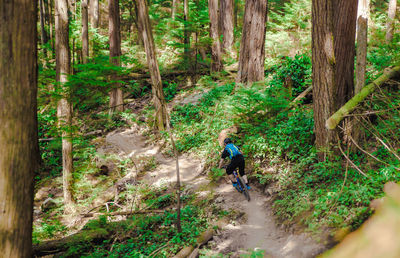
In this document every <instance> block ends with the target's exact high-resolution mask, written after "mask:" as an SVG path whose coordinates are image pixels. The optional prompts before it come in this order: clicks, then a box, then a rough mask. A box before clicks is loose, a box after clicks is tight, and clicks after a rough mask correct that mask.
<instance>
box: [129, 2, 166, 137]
mask: <svg viewBox="0 0 400 258" xmlns="http://www.w3.org/2000/svg"><path fill="white" fill-rule="evenodd" d="M136 8H137V15H138V27H139V32H140V34H141V35H142V39H143V43H144V48H145V50H146V57H147V64H148V66H149V71H150V77H151V82H152V93H153V102H154V108H155V110H156V113H155V119H156V124H157V128H158V129H159V130H164V129H165V125H166V123H167V109H166V104H165V98H164V92H163V88H162V83H161V76H160V70H159V67H158V62H157V56H156V48H155V45H154V39H153V33H152V30H151V25H150V18H149V11H148V8H147V3H146V0H137V1H136Z"/></svg>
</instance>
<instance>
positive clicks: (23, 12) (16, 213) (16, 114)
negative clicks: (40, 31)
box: [0, 0, 39, 257]
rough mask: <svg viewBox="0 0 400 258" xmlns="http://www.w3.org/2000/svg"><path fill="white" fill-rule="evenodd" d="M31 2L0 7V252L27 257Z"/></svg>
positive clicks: (33, 163) (33, 104)
mask: <svg viewBox="0 0 400 258" xmlns="http://www.w3.org/2000/svg"><path fill="white" fill-rule="evenodd" d="M37 7H38V5H37V1H36V0H20V1H1V3H0V56H1V59H0V74H1V75H0V124H1V126H0V150H1V151H0V152H1V154H0V178H1V180H0V228H1V233H0V250H1V256H2V257H31V252H32V210H33V177H34V174H35V171H36V170H37V168H38V160H39V156H38V151H39V147H38V139H37V133H38V132H37V118H36V112H37V100H36V94H37V61H36V60H37V51H36V44H37V30H36V24H37Z"/></svg>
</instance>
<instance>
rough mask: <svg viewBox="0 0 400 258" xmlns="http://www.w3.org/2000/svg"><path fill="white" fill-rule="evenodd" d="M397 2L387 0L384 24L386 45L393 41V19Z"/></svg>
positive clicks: (395, 0)
mask: <svg viewBox="0 0 400 258" xmlns="http://www.w3.org/2000/svg"><path fill="white" fill-rule="evenodd" d="M396 6H397V0H389V6H388V20H387V24H386V43H390V42H391V41H392V39H393V27H394V18H395V16H396Z"/></svg>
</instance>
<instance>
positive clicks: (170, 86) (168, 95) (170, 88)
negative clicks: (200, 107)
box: [163, 81, 177, 102]
mask: <svg viewBox="0 0 400 258" xmlns="http://www.w3.org/2000/svg"><path fill="white" fill-rule="evenodd" d="M163 84H164V85H167V86H166V87H165V86H164V87H163V91H164V96H165V100H166V101H167V102H168V101H170V100H171V99H173V98H174V96H175V95H176V93H177V84H176V83H175V82H166V81H165V82H164V83H163Z"/></svg>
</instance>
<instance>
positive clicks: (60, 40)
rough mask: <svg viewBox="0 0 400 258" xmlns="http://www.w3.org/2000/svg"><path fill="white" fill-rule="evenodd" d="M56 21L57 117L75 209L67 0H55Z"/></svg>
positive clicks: (69, 205)
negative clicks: (67, 83)
mask: <svg viewBox="0 0 400 258" xmlns="http://www.w3.org/2000/svg"><path fill="white" fill-rule="evenodd" d="M55 11H56V12H55V17H56V19H55V22H56V80H57V82H58V83H59V85H58V87H61V88H62V89H61V90H60V92H62V93H63V97H62V98H61V99H60V100H59V101H58V107H57V117H58V123H59V128H60V129H61V134H62V160H63V191H64V205H65V207H66V209H65V211H66V212H67V213H68V212H71V211H72V210H73V203H74V199H73V196H72V184H73V181H72V172H73V162H72V130H71V127H72V105H71V103H70V102H69V101H68V97H69V93H68V92H69V90H68V89H66V88H64V86H65V83H66V82H67V81H68V78H67V77H68V75H69V74H70V73H71V63H70V62H71V61H70V49H69V22H68V2H67V0H56V1H55Z"/></svg>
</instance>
